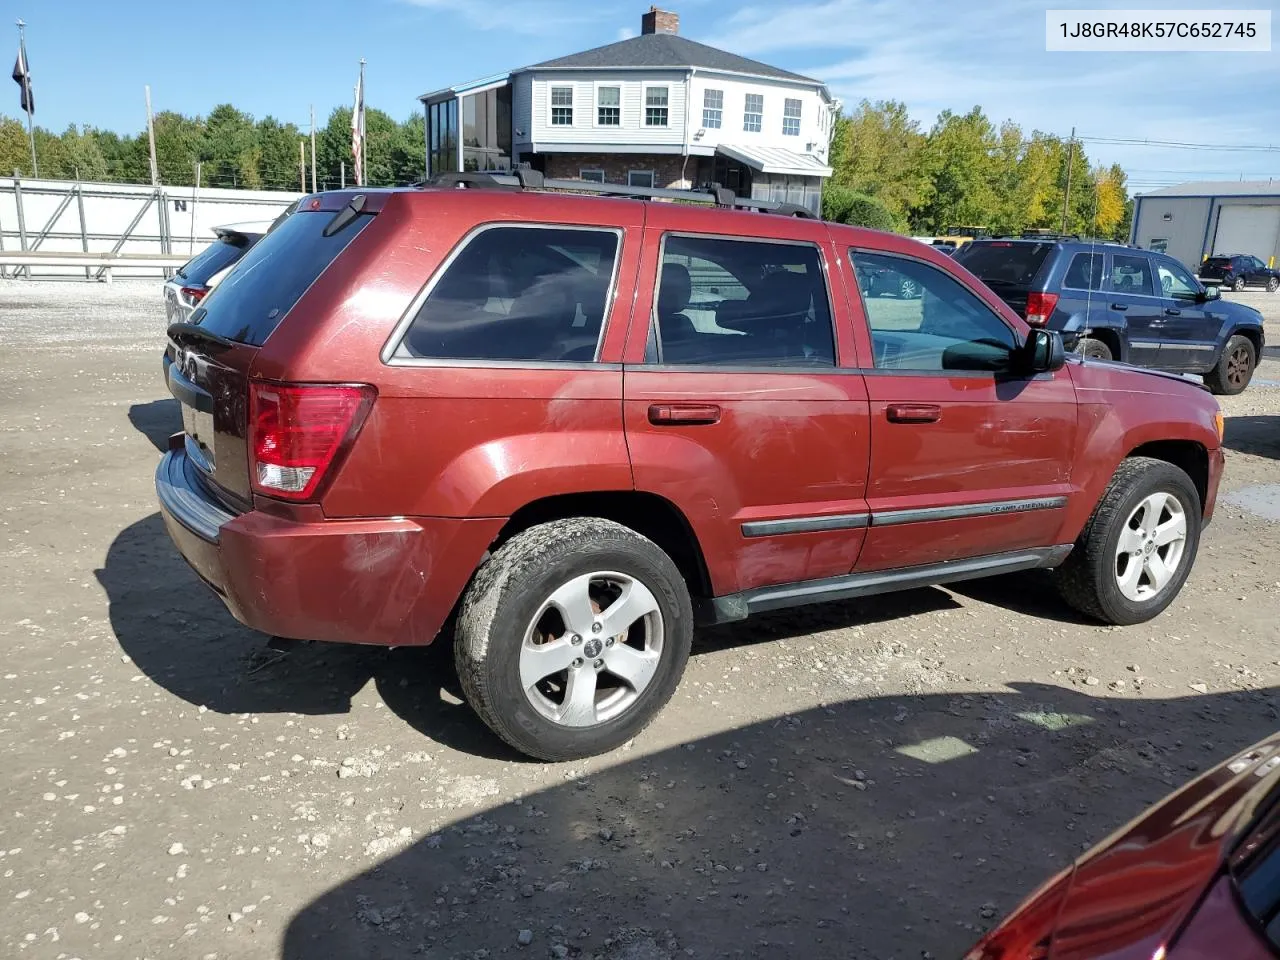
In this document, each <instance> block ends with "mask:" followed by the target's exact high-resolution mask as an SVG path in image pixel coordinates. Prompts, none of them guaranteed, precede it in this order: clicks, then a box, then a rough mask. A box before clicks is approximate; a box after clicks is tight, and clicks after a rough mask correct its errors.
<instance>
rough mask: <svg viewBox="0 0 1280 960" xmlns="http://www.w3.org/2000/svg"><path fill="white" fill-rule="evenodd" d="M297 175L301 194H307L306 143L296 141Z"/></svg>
mask: <svg viewBox="0 0 1280 960" xmlns="http://www.w3.org/2000/svg"><path fill="white" fill-rule="evenodd" d="M298 174H299V175H300V176H301V177H302V192H303V193H306V192H307V141H305V140H299V141H298Z"/></svg>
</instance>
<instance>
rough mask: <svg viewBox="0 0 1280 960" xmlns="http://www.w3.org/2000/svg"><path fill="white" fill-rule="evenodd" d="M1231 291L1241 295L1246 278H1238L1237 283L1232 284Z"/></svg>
mask: <svg viewBox="0 0 1280 960" xmlns="http://www.w3.org/2000/svg"><path fill="white" fill-rule="evenodd" d="M1231 289H1232V290H1234V291H1235V292H1236V293H1239V292H1240V291H1241V290H1243V289H1244V277H1236V279H1235V282H1234V283H1232V284H1231Z"/></svg>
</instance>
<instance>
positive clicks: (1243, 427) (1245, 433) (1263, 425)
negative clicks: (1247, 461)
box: [1222, 416, 1280, 460]
mask: <svg viewBox="0 0 1280 960" xmlns="http://www.w3.org/2000/svg"><path fill="white" fill-rule="evenodd" d="M1222 442H1223V445H1224V446H1226V447H1227V449H1229V450H1236V451H1238V452H1240V453H1251V454H1253V455H1254V456H1258V457H1271V459H1273V460H1280V416H1257V417H1227V423H1226V431H1225V433H1224V436H1223V438H1222Z"/></svg>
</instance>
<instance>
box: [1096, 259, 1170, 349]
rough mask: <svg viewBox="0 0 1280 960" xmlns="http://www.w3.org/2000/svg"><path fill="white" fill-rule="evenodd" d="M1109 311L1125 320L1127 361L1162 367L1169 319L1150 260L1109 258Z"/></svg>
mask: <svg viewBox="0 0 1280 960" xmlns="http://www.w3.org/2000/svg"><path fill="white" fill-rule="evenodd" d="M1110 261H1111V262H1110V268H1111V269H1110V270H1109V271H1108V277H1107V286H1108V290H1107V309H1108V310H1109V311H1111V312H1112V313H1113V314H1116V313H1118V314H1120V315H1121V316H1122V317H1123V318H1124V329H1125V331H1126V339H1127V340H1128V345H1129V352H1128V354H1127V356H1126V357H1125V359H1126V360H1127V361H1128V362H1129V363H1132V364H1136V365H1138V366H1140V367H1153V368H1157V369H1158V368H1159V367H1160V363H1161V360H1160V341H1161V339H1162V338H1163V329H1162V328H1163V327H1164V325H1165V320H1166V319H1167V318H1166V317H1165V314H1164V300H1163V299H1161V298H1160V296H1159V295H1158V292H1157V288H1156V285H1155V281H1154V279H1153V275H1152V272H1151V260H1150V259H1148V258H1147V257H1146V256H1144V255H1142V254H1137V253H1134V254H1128V253H1117V254H1113V255H1112V256H1111V257H1110Z"/></svg>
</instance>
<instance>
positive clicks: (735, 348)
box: [647, 237, 836, 367]
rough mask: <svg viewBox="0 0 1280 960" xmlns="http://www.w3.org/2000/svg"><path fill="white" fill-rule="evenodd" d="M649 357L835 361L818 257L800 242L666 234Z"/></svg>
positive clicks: (721, 361)
mask: <svg viewBox="0 0 1280 960" xmlns="http://www.w3.org/2000/svg"><path fill="white" fill-rule="evenodd" d="M654 330H655V331H656V336H655V337H654V338H653V342H651V347H650V354H649V356H648V357H647V360H648V361H649V362H660V363H668V364H724V365H735V366H743V365H747V366H762V367H769V366H782V367H786V366H809V365H814V366H826V367H832V366H835V362H836V361H835V341H834V338H833V336H832V332H831V309H830V304H829V301H828V298H827V287H826V282H825V280H824V278H823V275H822V262H821V258H820V256H819V254H818V250H817V248H816V247H813V246H809V245H808V244H792V243H756V242H753V241H746V240H721V239H712V238H710V237H667V239H666V242H665V244H664V246H663V254H662V274H661V279H660V282H659V289H658V297H657V303H656V304H655V307H654Z"/></svg>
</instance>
